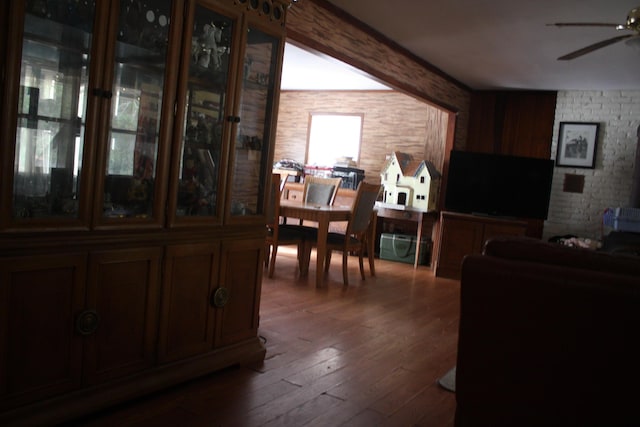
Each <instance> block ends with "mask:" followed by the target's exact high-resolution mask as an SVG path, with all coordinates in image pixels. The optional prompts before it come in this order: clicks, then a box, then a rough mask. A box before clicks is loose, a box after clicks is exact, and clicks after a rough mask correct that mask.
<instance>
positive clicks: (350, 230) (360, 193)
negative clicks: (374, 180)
mask: <svg viewBox="0 0 640 427" xmlns="http://www.w3.org/2000/svg"><path fill="white" fill-rule="evenodd" d="M378 194H380V185H378V184H369V183H366V182H364V181H361V182H360V184H359V185H358V189H357V191H356V199H355V200H354V202H353V206H352V207H351V219H350V220H349V224H348V225H347V232H346V233H347V234H348V235H355V236H358V237H360V236H362V235H363V234H364V233H366V232H367V229H368V228H369V222H370V221H371V214H372V213H373V207H374V206H375V203H376V200H377V199H378Z"/></svg>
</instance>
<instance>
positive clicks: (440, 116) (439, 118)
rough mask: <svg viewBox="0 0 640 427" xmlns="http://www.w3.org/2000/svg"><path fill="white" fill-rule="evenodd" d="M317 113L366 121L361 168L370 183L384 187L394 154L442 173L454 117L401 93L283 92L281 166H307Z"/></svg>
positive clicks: (278, 144) (277, 156)
mask: <svg viewBox="0 0 640 427" xmlns="http://www.w3.org/2000/svg"><path fill="white" fill-rule="evenodd" d="M311 113H352V114H362V115H363V129H362V143H361V147H360V161H359V163H358V167H359V168H361V169H364V170H365V177H366V180H367V181H370V182H379V181H380V171H381V169H382V166H383V165H384V162H385V159H386V156H388V155H389V154H391V152H393V151H401V152H403V153H409V154H411V155H412V156H414V158H415V159H427V160H429V161H431V162H432V163H433V164H434V165H435V166H436V168H438V170H439V171H440V172H442V168H443V163H444V155H445V144H446V139H447V120H448V113H447V112H446V111H444V110H442V109H439V108H436V107H433V106H432V105H430V104H427V103H425V102H423V101H420V100H417V99H415V98H414V97H411V96H408V95H405V94H403V93H400V92H395V91H283V92H281V94H280V108H279V113H278V126H277V132H276V146H275V156H274V159H275V160H276V161H277V160H279V159H284V158H286V159H293V160H297V161H299V162H304V161H305V153H306V148H307V143H308V127H309V123H310V115H311ZM339 155H340V153H336V156H339Z"/></svg>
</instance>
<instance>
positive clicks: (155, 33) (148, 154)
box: [101, 0, 171, 218]
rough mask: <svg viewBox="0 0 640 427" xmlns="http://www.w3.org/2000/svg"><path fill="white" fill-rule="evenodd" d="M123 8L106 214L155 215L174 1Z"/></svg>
mask: <svg viewBox="0 0 640 427" xmlns="http://www.w3.org/2000/svg"><path fill="white" fill-rule="evenodd" d="M119 12H120V13H119V18H118V32H117V36H116V37H117V41H116V46H115V64H114V68H113V82H112V85H113V86H112V89H111V92H110V93H108V94H107V97H109V98H110V100H111V120H110V129H109V139H108V141H107V147H106V150H107V155H106V165H105V167H104V173H105V177H104V199H103V203H102V205H101V207H102V215H103V217H104V218H151V217H154V216H157V212H153V209H152V208H153V203H154V194H155V186H156V174H157V167H156V166H157V158H158V149H159V134H160V117H161V112H162V100H163V89H164V83H165V68H166V66H165V65H166V58H167V47H168V44H169V40H168V39H169V17H170V16H171V0H145V1H144V2H143V1H140V0H121V1H120V11H119ZM110 84H111V83H110Z"/></svg>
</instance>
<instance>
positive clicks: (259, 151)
mask: <svg viewBox="0 0 640 427" xmlns="http://www.w3.org/2000/svg"><path fill="white" fill-rule="evenodd" d="M279 46H280V39H279V38H278V37H274V36H272V35H269V34H266V33H264V32H262V31H260V30H258V29H256V28H251V27H249V30H248V33H247V45H246V46H245V54H244V67H243V68H244V69H243V79H242V91H241V97H240V107H239V111H240V121H239V122H238V128H237V130H236V141H235V152H234V161H233V165H232V168H233V169H232V181H231V215H234V216H247V215H260V214H263V213H264V206H263V204H264V194H265V183H266V177H267V172H268V170H267V169H270V166H271V165H268V164H267V163H268V160H269V154H270V153H269V141H270V139H271V133H270V132H271V130H272V123H271V122H272V118H273V114H274V111H273V109H274V105H273V104H274V93H275V84H276V81H275V79H276V74H277V73H276V65H277V63H278V52H279Z"/></svg>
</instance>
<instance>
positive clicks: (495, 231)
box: [482, 223, 527, 245]
mask: <svg viewBox="0 0 640 427" xmlns="http://www.w3.org/2000/svg"><path fill="white" fill-rule="evenodd" d="M526 230H527V228H526V224H524V223H522V224H513V225H512V224H486V225H485V227H484V236H483V242H482V244H483V245H484V242H486V241H487V240H489V239H490V238H492V237H495V236H523V235H524V234H525V232H526Z"/></svg>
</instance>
